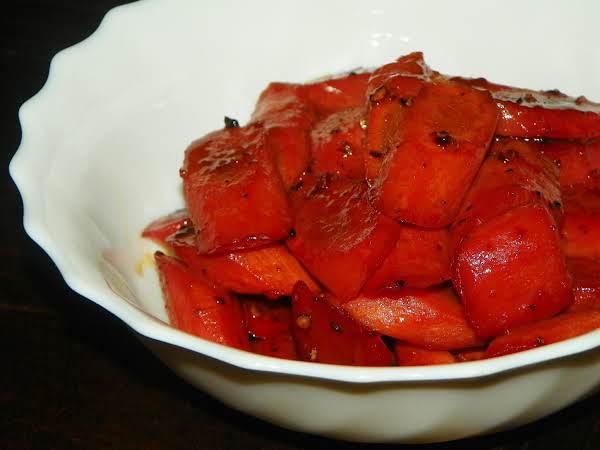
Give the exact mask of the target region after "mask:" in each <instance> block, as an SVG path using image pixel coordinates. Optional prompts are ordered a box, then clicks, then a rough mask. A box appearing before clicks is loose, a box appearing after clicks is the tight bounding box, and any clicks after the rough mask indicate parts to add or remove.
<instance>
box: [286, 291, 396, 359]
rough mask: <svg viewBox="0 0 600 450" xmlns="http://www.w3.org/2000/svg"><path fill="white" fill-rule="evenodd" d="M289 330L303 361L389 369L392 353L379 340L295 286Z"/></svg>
mask: <svg viewBox="0 0 600 450" xmlns="http://www.w3.org/2000/svg"><path fill="white" fill-rule="evenodd" d="M292 320H293V325H292V330H293V333H294V338H295V339H296V347H297V350H298V355H299V356H300V358H301V359H303V360H305V361H312V362H320V363H326V364H344V365H356V366H390V365H392V362H393V357H392V353H391V352H390V351H389V350H388V348H387V346H386V345H385V343H384V342H383V340H382V339H381V336H380V335H379V334H377V333H374V332H372V331H370V330H368V329H366V328H364V327H362V326H360V325H359V324H358V323H356V322H355V321H354V320H352V319H351V318H350V317H349V316H348V315H347V314H345V313H344V312H343V311H341V310H339V309H337V308H335V307H333V306H330V305H329V304H327V303H326V302H325V301H324V300H323V299H322V298H320V297H315V294H314V293H313V292H311V291H310V290H309V289H308V288H307V287H306V285H305V284H304V283H302V282H298V284H297V285H296V287H295V288H294V294H293V296H292Z"/></svg>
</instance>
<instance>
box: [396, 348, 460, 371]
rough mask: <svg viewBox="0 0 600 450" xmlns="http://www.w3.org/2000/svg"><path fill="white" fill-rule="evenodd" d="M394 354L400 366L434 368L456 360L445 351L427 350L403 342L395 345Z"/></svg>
mask: <svg viewBox="0 0 600 450" xmlns="http://www.w3.org/2000/svg"><path fill="white" fill-rule="evenodd" d="M394 354H395V355H396V363H397V364H398V365H399V366H432V365H435V364H452V363H455V362H456V358H455V357H454V355H453V354H452V353H450V352H447V351H444V350H427V349H424V348H420V347H415V346H414V345H409V344H405V343H403V342H396V343H394Z"/></svg>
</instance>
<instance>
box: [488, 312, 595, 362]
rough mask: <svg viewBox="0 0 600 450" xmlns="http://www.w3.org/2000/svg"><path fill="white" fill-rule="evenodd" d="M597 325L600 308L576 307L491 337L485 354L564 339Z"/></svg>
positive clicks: (503, 352) (500, 354) (515, 350)
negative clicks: (583, 308) (567, 311)
mask: <svg viewBox="0 0 600 450" xmlns="http://www.w3.org/2000/svg"><path fill="white" fill-rule="evenodd" d="M599 327H600V310H587V311H577V312H569V313H565V314H561V315H559V316H556V317H552V318H550V319H546V320H541V321H539V322H535V323H530V324H527V325H523V326H521V327H518V328H514V329H511V330H510V331H509V332H508V334H507V335H505V336H499V337H497V338H496V339H494V340H493V341H492V342H491V343H490V345H489V347H488V349H487V351H486V352H485V357H486V358H493V357H496V356H502V355H508V354H510V353H516V352H522V351H524V350H530V349H532V348H536V347H540V346H542V345H548V344H553V343H555V342H560V341H564V340H565V339H569V338H572V337H575V336H580V335H582V334H585V333H587V332H589V331H592V330H595V329H597V328H599Z"/></svg>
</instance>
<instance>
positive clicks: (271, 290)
mask: <svg viewBox="0 0 600 450" xmlns="http://www.w3.org/2000/svg"><path fill="white" fill-rule="evenodd" d="M173 248H174V251H175V254H176V255H177V256H178V257H179V258H181V259H182V260H183V261H185V262H186V263H187V264H188V265H189V266H190V268H191V269H192V270H194V271H196V272H198V273H201V274H203V275H204V276H206V277H207V278H209V279H210V280H212V281H214V282H215V283H216V284H218V285H219V286H222V287H223V288H224V289H227V290H228V291H232V292H236V293H238V294H261V295H265V296H267V297H268V298H271V299H276V298H279V297H281V296H284V295H292V289H293V288H294V285H295V284H296V282H297V281H304V282H305V283H306V284H307V285H308V286H309V287H310V288H311V289H313V290H318V289H319V288H318V286H317V284H316V283H315V282H314V281H313V279H312V278H311V276H310V275H309V274H308V273H307V272H306V270H305V269H304V267H302V265H301V264H300V263H299V262H298V260H297V259H296V258H295V257H294V256H293V255H291V254H290V252H289V251H288V250H287V248H286V247H285V246H284V245H283V244H275V245H269V246H266V247H261V248H258V249H252V250H242V251H237V252H228V253H223V254H220V255H208V256H207V255H201V254H199V253H198V252H197V251H196V249H195V248H194V247H193V246H190V245H185V244H183V243H178V244H175V245H173Z"/></svg>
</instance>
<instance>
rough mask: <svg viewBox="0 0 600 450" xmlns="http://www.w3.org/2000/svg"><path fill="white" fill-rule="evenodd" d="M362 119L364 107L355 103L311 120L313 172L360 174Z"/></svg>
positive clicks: (363, 133)
mask: <svg viewBox="0 0 600 450" xmlns="http://www.w3.org/2000/svg"><path fill="white" fill-rule="evenodd" d="M363 119H364V109H363V108H362V107H358V108H351V109H344V110H342V111H338V112H336V113H333V114H331V115H329V116H327V117H326V118H324V119H322V120H321V121H319V122H317V123H316V124H315V127H314V128H313V130H312V133H311V138H312V155H313V162H312V164H311V169H312V172H313V173H314V174H317V175H319V174H325V173H331V174H335V175H341V176H344V177H347V178H356V179H361V180H362V179H363V178H364V175H365V163H364V158H363V152H364V151H363V145H364V144H363V141H364V138H365V130H364V128H363V126H362V123H363V122H362V121H363Z"/></svg>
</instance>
